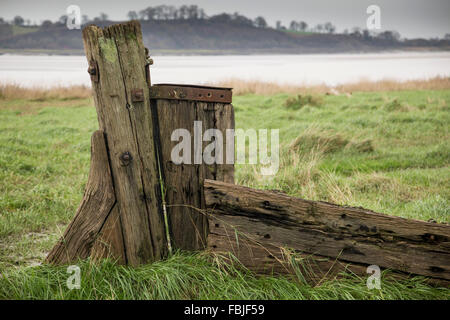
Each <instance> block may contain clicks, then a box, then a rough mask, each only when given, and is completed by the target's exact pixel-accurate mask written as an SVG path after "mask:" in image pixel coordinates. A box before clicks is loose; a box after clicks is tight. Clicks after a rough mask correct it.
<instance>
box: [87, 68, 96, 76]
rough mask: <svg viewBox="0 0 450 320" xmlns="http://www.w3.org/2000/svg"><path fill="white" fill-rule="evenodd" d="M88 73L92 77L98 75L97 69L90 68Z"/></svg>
mask: <svg viewBox="0 0 450 320" xmlns="http://www.w3.org/2000/svg"><path fill="white" fill-rule="evenodd" d="M87 72H88V73H89V74H90V75H91V76H93V75H95V74H96V73H97V70H96V69H95V67H91V66H90V67H89V68H88V70H87Z"/></svg>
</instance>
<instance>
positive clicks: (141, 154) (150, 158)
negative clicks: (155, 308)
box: [83, 21, 167, 265]
mask: <svg viewBox="0 0 450 320" xmlns="http://www.w3.org/2000/svg"><path fill="white" fill-rule="evenodd" d="M83 41H84V46H85V51H86V57H87V59H88V60H89V61H94V62H95V64H96V65H97V66H98V70H97V72H98V82H97V81H93V83H92V85H93V92H94V100H95V106H96V108H97V114H98V115H99V124H100V128H101V129H102V130H103V131H104V132H105V134H106V140H107V145H108V153H109V160H110V165H111V172H112V177H113V183H114V189H115V194H116V200H117V203H118V207H119V216H120V219H121V225H122V234H123V243H124V250H125V257H126V261H127V263H128V264H130V265H137V264H140V263H145V262H148V261H152V260H158V259H161V258H162V257H164V256H165V254H166V251H167V243H166V238H165V232H164V223H163V222H164V220H163V215H162V210H161V207H160V199H159V196H160V195H159V192H158V191H159V190H160V185H159V174H158V168H157V161H156V150H155V145H154V142H153V139H148V138H149V137H152V136H153V119H152V116H151V113H150V96H149V88H148V83H147V81H146V73H145V64H146V59H145V57H146V54H145V48H144V45H143V42H142V32H141V27H140V24H139V23H138V22H136V21H131V22H128V23H125V24H119V25H113V26H110V27H107V28H105V29H101V28H98V27H96V26H89V27H87V28H85V29H84V30H83Z"/></svg>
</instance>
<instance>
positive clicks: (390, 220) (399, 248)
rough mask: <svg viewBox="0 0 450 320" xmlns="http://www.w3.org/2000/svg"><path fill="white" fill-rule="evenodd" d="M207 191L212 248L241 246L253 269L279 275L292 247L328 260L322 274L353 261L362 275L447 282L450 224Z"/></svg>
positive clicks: (218, 185) (220, 188)
mask: <svg viewBox="0 0 450 320" xmlns="http://www.w3.org/2000/svg"><path fill="white" fill-rule="evenodd" d="M204 192H205V202H206V207H207V208H208V213H209V214H210V232H211V234H210V237H209V247H210V248H212V249H213V250H216V251H233V250H234V251H236V248H237V249H238V252H237V253H238V256H239V258H240V260H241V261H242V262H243V263H244V264H245V265H247V266H250V267H251V268H252V269H255V267H256V268H257V269H261V268H265V267H267V266H268V267H269V268H271V267H274V266H277V267H275V269H278V271H282V270H281V269H282V268H283V267H284V266H283V265H282V264H279V263H277V261H278V259H279V258H280V257H281V256H282V255H283V253H282V252H281V251H280V248H290V249H293V250H294V251H295V252H297V253H300V254H302V255H303V256H310V255H313V256H314V257H316V258H317V257H320V258H325V260H328V262H326V263H322V266H320V263H319V265H316V269H320V270H324V269H326V268H329V267H330V266H334V269H336V270H337V271H338V270H342V268H343V267H344V266H345V267H346V268H347V267H349V266H348V263H350V264H352V268H353V269H354V270H356V271H357V273H361V272H362V270H364V271H365V266H367V265H378V266H379V267H380V268H388V269H392V270H395V271H400V272H402V273H410V274H416V275H423V276H427V277H432V278H436V279H443V280H446V281H448V280H450V226H449V225H446V224H438V223H429V222H423V221H418V220H411V219H404V218H400V217H395V216H389V215H385V214H380V213H376V212H372V211H370V210H366V209H362V208H351V207H342V206H337V205H334V204H330V203H326V202H317V201H308V200H303V199H300V198H295V197H290V196H287V195H285V194H283V193H279V192H273V191H264V190H255V189H251V188H247V187H243V186H238V185H233V184H228V183H224V182H219V181H212V180H205V181H204ZM236 232H237V234H240V235H243V237H240V238H238V241H240V239H241V238H242V239H243V240H245V242H241V243H240V244H237V241H236ZM243 243H245V245H243ZM273 252H276V253H275V254H273ZM315 260H316V261H319V260H320V259H319V260H317V259H315ZM339 265H341V267H337V268H336V266H339ZM363 266H364V268H363V269H362V267H363ZM330 271H332V270H330ZM446 281H445V282H446Z"/></svg>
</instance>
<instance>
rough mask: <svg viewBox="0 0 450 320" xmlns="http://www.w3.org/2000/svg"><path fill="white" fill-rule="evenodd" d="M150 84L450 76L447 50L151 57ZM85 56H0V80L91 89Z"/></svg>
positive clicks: (298, 82)
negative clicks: (89, 87)
mask: <svg viewBox="0 0 450 320" xmlns="http://www.w3.org/2000/svg"><path fill="white" fill-rule="evenodd" d="M152 58H153V60H154V65H153V66H151V75H152V83H184V84H205V83H215V82H218V81H221V80H227V79H232V78H234V79H243V80H259V81H264V82H274V83H278V84H293V85H302V84H321V83H324V84H327V85H337V84H342V83H349V82H356V81H358V80H382V79H393V80H399V81H404V80H410V79H426V78H430V77H435V76H447V77H448V76H450V52H413V53H411V52H397V53H382V54H310V55H220V56H219V55H217V56H152ZM87 67H88V65H87V62H86V58H85V57H84V56H63V55H13V54H4V55H0V82H2V83H5V82H6V83H17V84H20V85H22V86H24V87H33V86H38V87H52V86H70V85H79V84H82V85H88V86H89V85H90V78H89V76H88V74H87V71H86V70H87Z"/></svg>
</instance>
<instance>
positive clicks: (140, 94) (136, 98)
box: [131, 89, 144, 102]
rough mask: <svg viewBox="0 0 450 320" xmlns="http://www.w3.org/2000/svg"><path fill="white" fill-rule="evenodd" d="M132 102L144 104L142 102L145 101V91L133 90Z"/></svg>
mask: <svg viewBox="0 0 450 320" xmlns="http://www.w3.org/2000/svg"><path fill="white" fill-rule="evenodd" d="M131 101H132V102H142V101H144V90H143V89H133V90H131Z"/></svg>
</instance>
